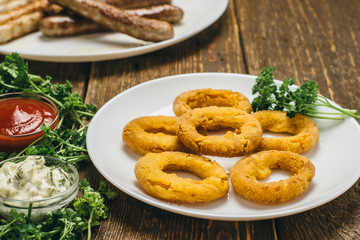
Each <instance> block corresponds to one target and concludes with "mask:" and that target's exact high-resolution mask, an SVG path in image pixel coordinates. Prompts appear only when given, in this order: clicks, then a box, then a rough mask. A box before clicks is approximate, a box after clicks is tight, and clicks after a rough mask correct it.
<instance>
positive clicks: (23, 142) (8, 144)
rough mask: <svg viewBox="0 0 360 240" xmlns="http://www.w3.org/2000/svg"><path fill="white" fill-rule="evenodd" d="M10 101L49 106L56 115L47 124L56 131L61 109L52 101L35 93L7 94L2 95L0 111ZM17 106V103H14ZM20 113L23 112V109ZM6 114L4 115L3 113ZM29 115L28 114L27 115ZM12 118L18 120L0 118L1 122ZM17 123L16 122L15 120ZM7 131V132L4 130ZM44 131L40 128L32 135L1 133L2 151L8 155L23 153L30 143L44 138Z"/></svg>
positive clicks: (7, 117)
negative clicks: (16, 152) (31, 102)
mask: <svg viewBox="0 0 360 240" xmlns="http://www.w3.org/2000/svg"><path fill="white" fill-rule="evenodd" d="M9 101H27V102H29V101H33V104H35V103H36V104H35V105H37V106H40V105H41V104H44V105H43V106H47V108H48V109H51V111H52V114H53V115H54V116H53V117H54V119H53V120H52V121H51V122H50V123H48V124H47V126H48V127H50V128H51V129H55V128H56V127H57V125H58V123H59V109H58V107H57V105H56V104H55V103H54V102H53V101H51V100H50V99H48V98H46V97H43V96H41V95H38V94H33V93H23V92H15V93H6V94H2V95H0V110H1V109H3V108H4V109H5V108H6V107H7V106H8V105H9ZM12 104H14V105H15V104H16V103H12ZM19 111H22V110H21V109H20V110H19ZM19 111H18V112H19ZM3 114H4V113H3ZM25 114H27V113H25ZM10 118H14V119H15V118H16V116H15V117H14V116H11V117H10V116H7V115H2V116H0V121H6V120H9V119H10ZM14 121H15V120H14ZM1 124H2V125H3V123H1ZM4 124H5V123H4ZM26 124H27V123H21V125H19V126H21V127H24V126H26ZM4 131H5V130H4ZM43 134H44V133H43V131H42V130H41V129H40V128H38V129H37V130H34V131H32V132H30V133H24V134H4V133H3V131H1V132H0V151H1V152H6V153H12V152H14V151H21V150H23V149H24V148H26V147H27V146H28V145H29V144H30V143H32V142H34V141H35V140H36V139H38V138H40V137H42V136H43Z"/></svg>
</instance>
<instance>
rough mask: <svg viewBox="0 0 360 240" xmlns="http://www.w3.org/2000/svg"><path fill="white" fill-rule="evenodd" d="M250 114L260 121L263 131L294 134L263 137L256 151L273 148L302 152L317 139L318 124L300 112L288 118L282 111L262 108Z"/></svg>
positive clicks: (314, 143)
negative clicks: (279, 136)
mask: <svg viewBox="0 0 360 240" xmlns="http://www.w3.org/2000/svg"><path fill="white" fill-rule="evenodd" d="M252 115H253V116H254V117H255V118H256V119H257V120H258V121H259V122H260V124H261V127H262V129H263V131H270V132H275V133H280V132H286V133H290V134H293V135H294V136H290V137H283V138H275V137H271V138H269V137H263V139H262V141H261V143H260V146H259V148H258V149H257V150H258V151H262V150H272V149H274V150H282V151H292V152H296V153H302V152H306V151H309V150H310V149H312V148H313V147H315V145H316V143H317V141H318V140H319V128H318V126H317V125H316V123H315V122H314V121H313V120H312V119H311V118H309V117H307V116H304V115H302V114H296V116H295V117H293V118H289V117H287V116H286V112H283V111H270V110H264V111H258V112H255V113H253V114H252Z"/></svg>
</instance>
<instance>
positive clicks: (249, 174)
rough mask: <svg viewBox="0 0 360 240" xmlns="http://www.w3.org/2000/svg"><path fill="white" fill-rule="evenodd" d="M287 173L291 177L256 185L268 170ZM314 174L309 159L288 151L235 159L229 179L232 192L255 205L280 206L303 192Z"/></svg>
mask: <svg viewBox="0 0 360 240" xmlns="http://www.w3.org/2000/svg"><path fill="white" fill-rule="evenodd" d="M273 168H282V169H286V170H289V171H291V172H292V173H293V176H291V177H289V178H287V179H285V180H280V181H273V182H260V181H259V180H261V179H265V178H267V177H268V176H269V175H270V173H271V169H273ZM314 175H315V167H314V165H313V164H312V163H311V161H310V160H309V159H307V158H306V157H305V156H302V155H300V154H298V153H294V152H290V151H277V150H270V151H262V152H258V153H254V154H252V155H249V156H247V157H244V158H243V159H241V160H239V161H238V162H237V163H236V164H235V165H234V166H233V167H232V168H231V170H230V180H231V182H232V184H233V186H234V189H235V191H236V192H237V193H238V194H239V195H242V196H244V197H245V198H247V199H249V200H252V201H254V202H258V203H267V204H271V203H281V202H286V201H289V200H291V199H293V198H295V197H297V196H298V195H300V194H301V193H303V192H304V191H305V190H306V189H307V188H308V186H309V185H310V183H311V182H312V179H313V177H314Z"/></svg>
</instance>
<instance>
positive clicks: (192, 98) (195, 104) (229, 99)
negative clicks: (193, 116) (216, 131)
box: [173, 88, 252, 116]
mask: <svg viewBox="0 0 360 240" xmlns="http://www.w3.org/2000/svg"><path fill="white" fill-rule="evenodd" d="M209 106H217V107H234V108H238V109H240V110H243V111H245V112H247V113H251V111H252V107H251V103H250V101H249V100H248V99H247V98H246V97H245V96H244V95H243V94H241V93H239V92H233V91H231V90H222V89H211V88H205V89H196V90H190V91H187V92H183V93H181V94H180V95H178V96H177V97H176V98H175V100H174V102H173V111H174V113H175V115H176V116H181V115H183V114H184V113H186V112H188V111H190V110H192V109H194V108H202V107H209Z"/></svg>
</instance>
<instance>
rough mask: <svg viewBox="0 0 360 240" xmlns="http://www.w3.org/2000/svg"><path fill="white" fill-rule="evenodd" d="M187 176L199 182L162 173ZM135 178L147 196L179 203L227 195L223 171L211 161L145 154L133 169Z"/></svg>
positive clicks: (178, 154)
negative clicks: (193, 176) (191, 175)
mask: <svg viewBox="0 0 360 240" xmlns="http://www.w3.org/2000/svg"><path fill="white" fill-rule="evenodd" d="M179 170H180V171H187V172H191V173H193V174H195V175H197V176H198V177H200V178H202V180H195V179H191V178H182V177H179V176H177V175H176V174H175V173H167V172H166V171H179ZM134 171H135V175H136V178H137V179H138V181H139V183H140V185H141V186H142V187H143V188H144V189H145V191H146V192H148V193H149V194H151V195H153V196H155V197H158V198H160V199H165V200H168V201H174V202H182V203H197V202H208V201H212V200H215V199H218V198H220V197H223V196H224V195H226V194H227V192H228V191H229V179H228V176H227V174H226V172H225V169H224V168H223V167H221V166H220V165H219V164H218V163H216V162H215V161H211V160H210V159H208V158H205V157H202V156H198V155H195V154H188V153H182V152H162V153H148V154H146V155H145V156H144V157H142V158H140V159H139V160H138V162H137V163H136V165H135V170H134Z"/></svg>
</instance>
